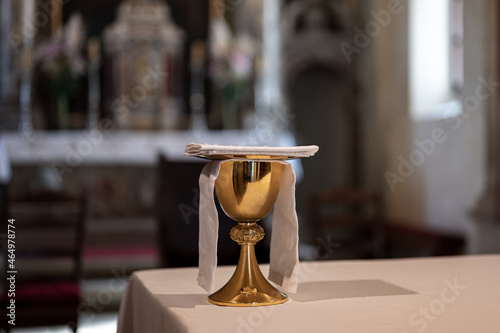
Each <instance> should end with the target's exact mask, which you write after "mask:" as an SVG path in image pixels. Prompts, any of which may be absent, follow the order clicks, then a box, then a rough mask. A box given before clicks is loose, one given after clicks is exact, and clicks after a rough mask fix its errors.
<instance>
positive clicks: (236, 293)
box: [208, 244, 288, 306]
mask: <svg viewBox="0 0 500 333" xmlns="http://www.w3.org/2000/svg"><path fill="white" fill-rule="evenodd" d="M254 245H255V244H241V252H240V259H239V261H238V266H237V267H236V270H235V272H234V274H233V276H232V277H231V279H230V280H229V282H228V283H226V285H225V286H224V287H222V288H221V289H219V291H217V292H215V293H213V294H212V295H210V296H208V301H209V302H210V303H212V304H216V305H224V306H265V305H274V304H281V303H284V302H286V301H287V300H288V297H287V295H286V294H285V293H283V292H281V291H279V290H278V289H276V288H275V287H273V286H272V285H271V284H270V283H269V282H268V281H267V280H266V278H265V277H264V275H262V272H261V271H260V268H259V265H258V263H257V258H256V257H255V248H254Z"/></svg>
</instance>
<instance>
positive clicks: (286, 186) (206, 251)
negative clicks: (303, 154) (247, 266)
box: [197, 159, 299, 293]
mask: <svg viewBox="0 0 500 333" xmlns="http://www.w3.org/2000/svg"><path fill="white" fill-rule="evenodd" d="M234 160H238V159H230V160H213V161H210V162H209V163H208V164H207V165H206V166H205V167H204V168H203V170H202V173H201V175H200V180H199V184H200V214H199V216H200V236H199V237H200V238H199V272H198V279H197V281H198V284H199V285H200V286H201V287H202V288H203V289H205V290H206V291H207V292H210V293H211V292H213V290H214V284H215V269H216V267H217V238H218V230H219V219H218V214H217V209H216V207H215V201H214V187H215V180H216V179H217V177H218V175H219V170H220V165H221V163H224V162H227V161H234ZM265 161H267V162H268V161H269V160H265ZM276 162H278V163H282V164H283V166H284V167H283V172H282V175H281V186H280V191H279V193H278V197H277V199H276V203H275V206H274V213H273V226H272V229H273V233H272V237H271V254H270V270H269V280H270V281H272V282H274V283H277V284H278V285H280V286H282V287H283V289H285V290H286V291H288V292H292V293H295V292H297V283H298V270H299V255H298V242H299V234H298V220H297V213H296V211H295V172H294V171H293V168H292V166H291V165H290V163H288V162H285V161H276Z"/></svg>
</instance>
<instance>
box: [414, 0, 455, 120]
mask: <svg viewBox="0 0 500 333" xmlns="http://www.w3.org/2000/svg"><path fill="white" fill-rule="evenodd" d="M409 10H410V11H409V15H410V25H409V46H410V50H409V54H410V59H409V63H410V71H409V75H410V110H411V114H412V117H413V119H414V120H417V121H419V120H420V121H421V120H434V119H442V118H447V117H452V116H456V115H457V114H458V113H460V112H461V106H460V103H459V98H460V93H461V90H462V85H463V43H462V41H463V40H462V39H463V22H462V0H410V8H409Z"/></svg>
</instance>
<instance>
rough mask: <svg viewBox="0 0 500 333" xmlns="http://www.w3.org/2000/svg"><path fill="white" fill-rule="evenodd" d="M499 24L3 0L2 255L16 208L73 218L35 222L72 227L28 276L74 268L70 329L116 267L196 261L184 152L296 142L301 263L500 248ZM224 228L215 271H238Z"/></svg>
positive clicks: (356, 10) (344, 1)
mask: <svg viewBox="0 0 500 333" xmlns="http://www.w3.org/2000/svg"><path fill="white" fill-rule="evenodd" d="M499 16H500V4H498V3H497V1H495V0H479V1H464V0H282V1H279V0H267V1H263V0H206V1H195V0H99V1H97V0H87V1H71V0H40V1H38V0H37V1H35V0H2V1H1V4H0V33H1V34H0V186H1V187H0V197H1V198H0V199H1V202H0V213H1V215H2V223H1V226H2V230H1V232H0V233H2V235H3V236H5V229H6V221H7V219H12V218H15V219H16V223H17V222H18V223H19V227H18V229H19V233H18V237H19V242H20V243H21V239H22V237H23V234H22V228H23V227H22V226H23V224H22V221H23V220H24V221H26V220H27V219H28V217H26V214H29V212H32V215H35V216H31V218H32V219H34V220H36V219H41V218H42V217H43V215H44V214H45V213H47V212H49V209H48V207H49V206H48V205H49V203H50V204H60V203H62V202H66V201H68V200H69V201H71V200H73V202H78V203H79V204H80V205H81V206H78V207H80V208H82V207H83V209H82V211H78V213H76V211H75V212H74V213H73V216H71V217H70V216H69V215H70V213H67V210H65V209H58V208H55V209H54V211H50V212H49V213H50V214H48V216H45V217H44V218H45V219H46V221H45V222H43V223H46V222H47V219H48V220H50V221H52V222H53V221H55V220H56V217H55V215H57V213H60V215H62V216H61V217H58V218H60V219H61V221H63V220H64V219H71V218H73V220H74V221H76V222H74V225H75V228H76V229H75V230H77V231H76V233H75V234H74V236H75V237H74V238H75V240H74V242H73V243H72V244H70V245H75V244H76V246H74V249H73V250H72V251H75V252H74V253H75V255H72V256H70V258H69V260H70V263H69V264H67V263H61V262H60V261H56V262H51V263H53V264H48V265H45V266H44V267H41V268H40V269H41V270H42V271H43V269H45V270H46V271H51V272H54V271H57V272H59V271H61V272H63V271H65V270H67V269H68V267H69V266H68V265H77V266H78V267H79V269H78V270H76V273H75V275H72V276H73V278H74V280H75V281H76V283H77V284H78V286H79V288H80V292H79V293H78V297H80V298H79V299H80V301H79V302H78V301H77V303H76V304H79V305H80V307H79V310H80V312H79V313H78V316H79V317H78V318H79V319H78V321H79V322H80V324H79V327H81V328H82V329H79V332H85V329H86V328H85V325H90V327H92V323H93V320H95V319H94V317H92V319H89V318H90V316H89V313H92V314H94V315H102V316H104V318H105V319H106V320H107V318H108V317H106V316H107V315H108V314H111V318H114V317H113V315H114V314H116V311H117V309H118V306H119V303H120V297H121V296H120V295H121V292H122V291H123V288H124V284H125V282H126V278H127V276H128V275H129V274H130V273H131V272H133V271H135V270H140V269H152V268H158V267H179V266H196V265H197V255H198V252H197V237H198V225H197V223H198V199H199V190H198V188H197V184H198V176H199V173H200V171H201V168H202V167H203V161H202V160H199V161H198V160H196V159H189V158H185V157H183V156H182V154H183V151H184V147H185V145H186V144H188V143H191V142H199V143H215V144H231V145H259V146H261V145H267V146H293V145H312V144H314V145H318V146H319V148H320V149H319V152H318V153H317V154H316V156H314V157H312V158H308V159H303V160H294V161H292V163H293V167H294V169H295V172H296V174H297V187H296V199H297V214H298V217H299V226H300V250H299V252H300V257H301V260H341V259H379V258H398V257H408V256H416V257H422V256H437V255H468V254H479V253H500V172H499V171H498V170H500V149H499V147H500V146H499V145H498V142H500V138H499V137H498V135H499V133H500V116H498V110H497V109H498V108H499V107H500V104H499V103H500V99H499V96H500V95H499V92H498V91H497V89H498V88H499V86H500V82H499V80H500V75H499V74H500V63H499V60H498V59H499V56H498V52H499V50H498V46H499V45H500V34H499V31H500V29H499V27H500V25H499V20H498V19H499ZM65 200H66V201H65ZM46 201H47V202H48V203H47V202H46ZM20 203H22V204H23V205H24V206H22V207H24V208H23V209H20V210H19V211H18V212H17V213H16V211H15V205H16V204H20ZM40 204H42V207H45V209H43V208H42V210H41V212H42V213H33V212H37V210H36V209H37V208H36V207H39V206H40ZM30 205H31V206H30ZM66 213H67V214H66ZM16 214H17V215H16ZM65 214H66V216H64V215H65ZM219 216H221V218H223V217H224V214H223V213H222V212H221V211H220V214H219ZM58 218H57V219H58ZM61 223H62V222H61ZM263 225H264V227H265V229H266V231H267V233H268V234H270V233H271V231H272V228H271V226H272V223H271V220H270V219H267V220H266V221H264V223H263ZM30 226H31V227H32V226H33V224H26V227H25V229H24V230H26V233H28V229H29V228H30ZM231 226H232V223H231V222H230V220H227V221H226V220H223V221H221V230H220V237H219V248H221V249H224V251H219V252H220V253H219V264H224V265H229V264H236V262H237V256H238V246H237V245H236V244H235V243H233V242H232V241H231V240H229V237H228V233H229V229H230V228H231ZM52 227H53V226H52ZM68 230H69V229H68ZM78 230H80V231H81V232H78ZM68 232H69V231H68ZM68 235H69V234H68ZM26 237H29V235H27V236H26ZM48 237H49V238H50V237H55V235H54V234H51V235H49V236H48ZM61 237H62V238H64V239H67V238H68V237H69V236H65V235H62V236H61ZM4 239H5V237H3V238H2V240H4ZM265 240H267V242H269V240H270V237H266V239H265ZM47 242H48V243H53V242H58V241H57V240H54V239H50V240H49V239H47ZM225 242H227V244H226V243H225ZM264 243H265V242H263V244H260V243H259V246H260V247H261V249H260V252H259V253H258V257H259V262H261V263H265V262H268V260H269V254H268V246H269V243H267V244H264ZM43 245H44V244H43V241H40V248H41V247H42V246H43ZM45 245H46V244H45ZM19 246H20V247H19V249H18V251H19V255H21V253H22V245H19ZM226 249H227V250H226ZM4 250H5V242H3V243H2V251H4ZM30 251H31V252H30ZM30 251H28V257H29V256H31V259H33V253H35V257H36V258H37V260H38V257H37V256H38V255H39V257H42V256H43V254H44V252H43V251H42V250H40V251H39V253H37V249H36V248H35V250H33V249H31V250H30ZM33 251H34V252H33ZM3 253H4V252H2V267H4V264H5V263H6V262H5V257H4V254H3ZM71 253H73V252H71ZM29 259H30V258H28V259H27V262H29ZM40 260H41V259H40ZM19 265H21V262H19ZM40 266H43V265H40ZM27 267H28V266H27ZM29 267H32V265H29ZM4 271H5V269H4V268H2V274H3V273H4ZM31 271H33V276H35V275H36V274H38V273H37V272H35V271H36V269H35V268H33V269H30V270H28V273H27V274H28V275H29V274H30V273H29V272H31ZM28 280H29V279H28ZM4 281H5V279H4V278H3V277H2V282H4ZM193 283H195V282H194V281H193ZM110 286H111V287H110ZM103 295H106V297H104V296H103ZM86 297H94V298H97V303H96V304H94V305H92V306H91V305H89V304H87V303H85V301H82V300H85V299H86ZM82 304H83V305H84V306H81V305H82ZM2 308H3V306H2ZM64 320H67V319H64ZM112 320H113V319H111V321H112ZM66 322H67V321H66ZM49 324H50V325H54V324H53V323H40V324H39V325H40V326H44V325H49ZM0 328H1V327H0ZM87 329H88V330H89V331H93V332H97V329H96V328H95V327H94V328H92V329H91V328H87ZM15 331H16V330H14V332H15ZM33 332H35V330H33ZM61 332H62V331H61Z"/></svg>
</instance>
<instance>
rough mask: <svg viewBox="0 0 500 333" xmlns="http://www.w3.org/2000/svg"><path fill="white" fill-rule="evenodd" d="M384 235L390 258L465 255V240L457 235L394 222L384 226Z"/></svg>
mask: <svg viewBox="0 0 500 333" xmlns="http://www.w3.org/2000/svg"><path fill="white" fill-rule="evenodd" d="M389 222H390V221H389ZM384 234H385V239H386V241H385V252H386V255H387V256H388V257H390V258H406V257H430V256H452V255H461V254H464V253H465V247H466V241H465V238H464V236H463V235H459V234H456V233H451V232H445V231H442V230H435V229H431V228H422V227H419V226H412V225H410V224H408V223H403V222H402V221H399V223H395V222H393V221H392V222H390V223H386V224H385V225H384Z"/></svg>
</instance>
